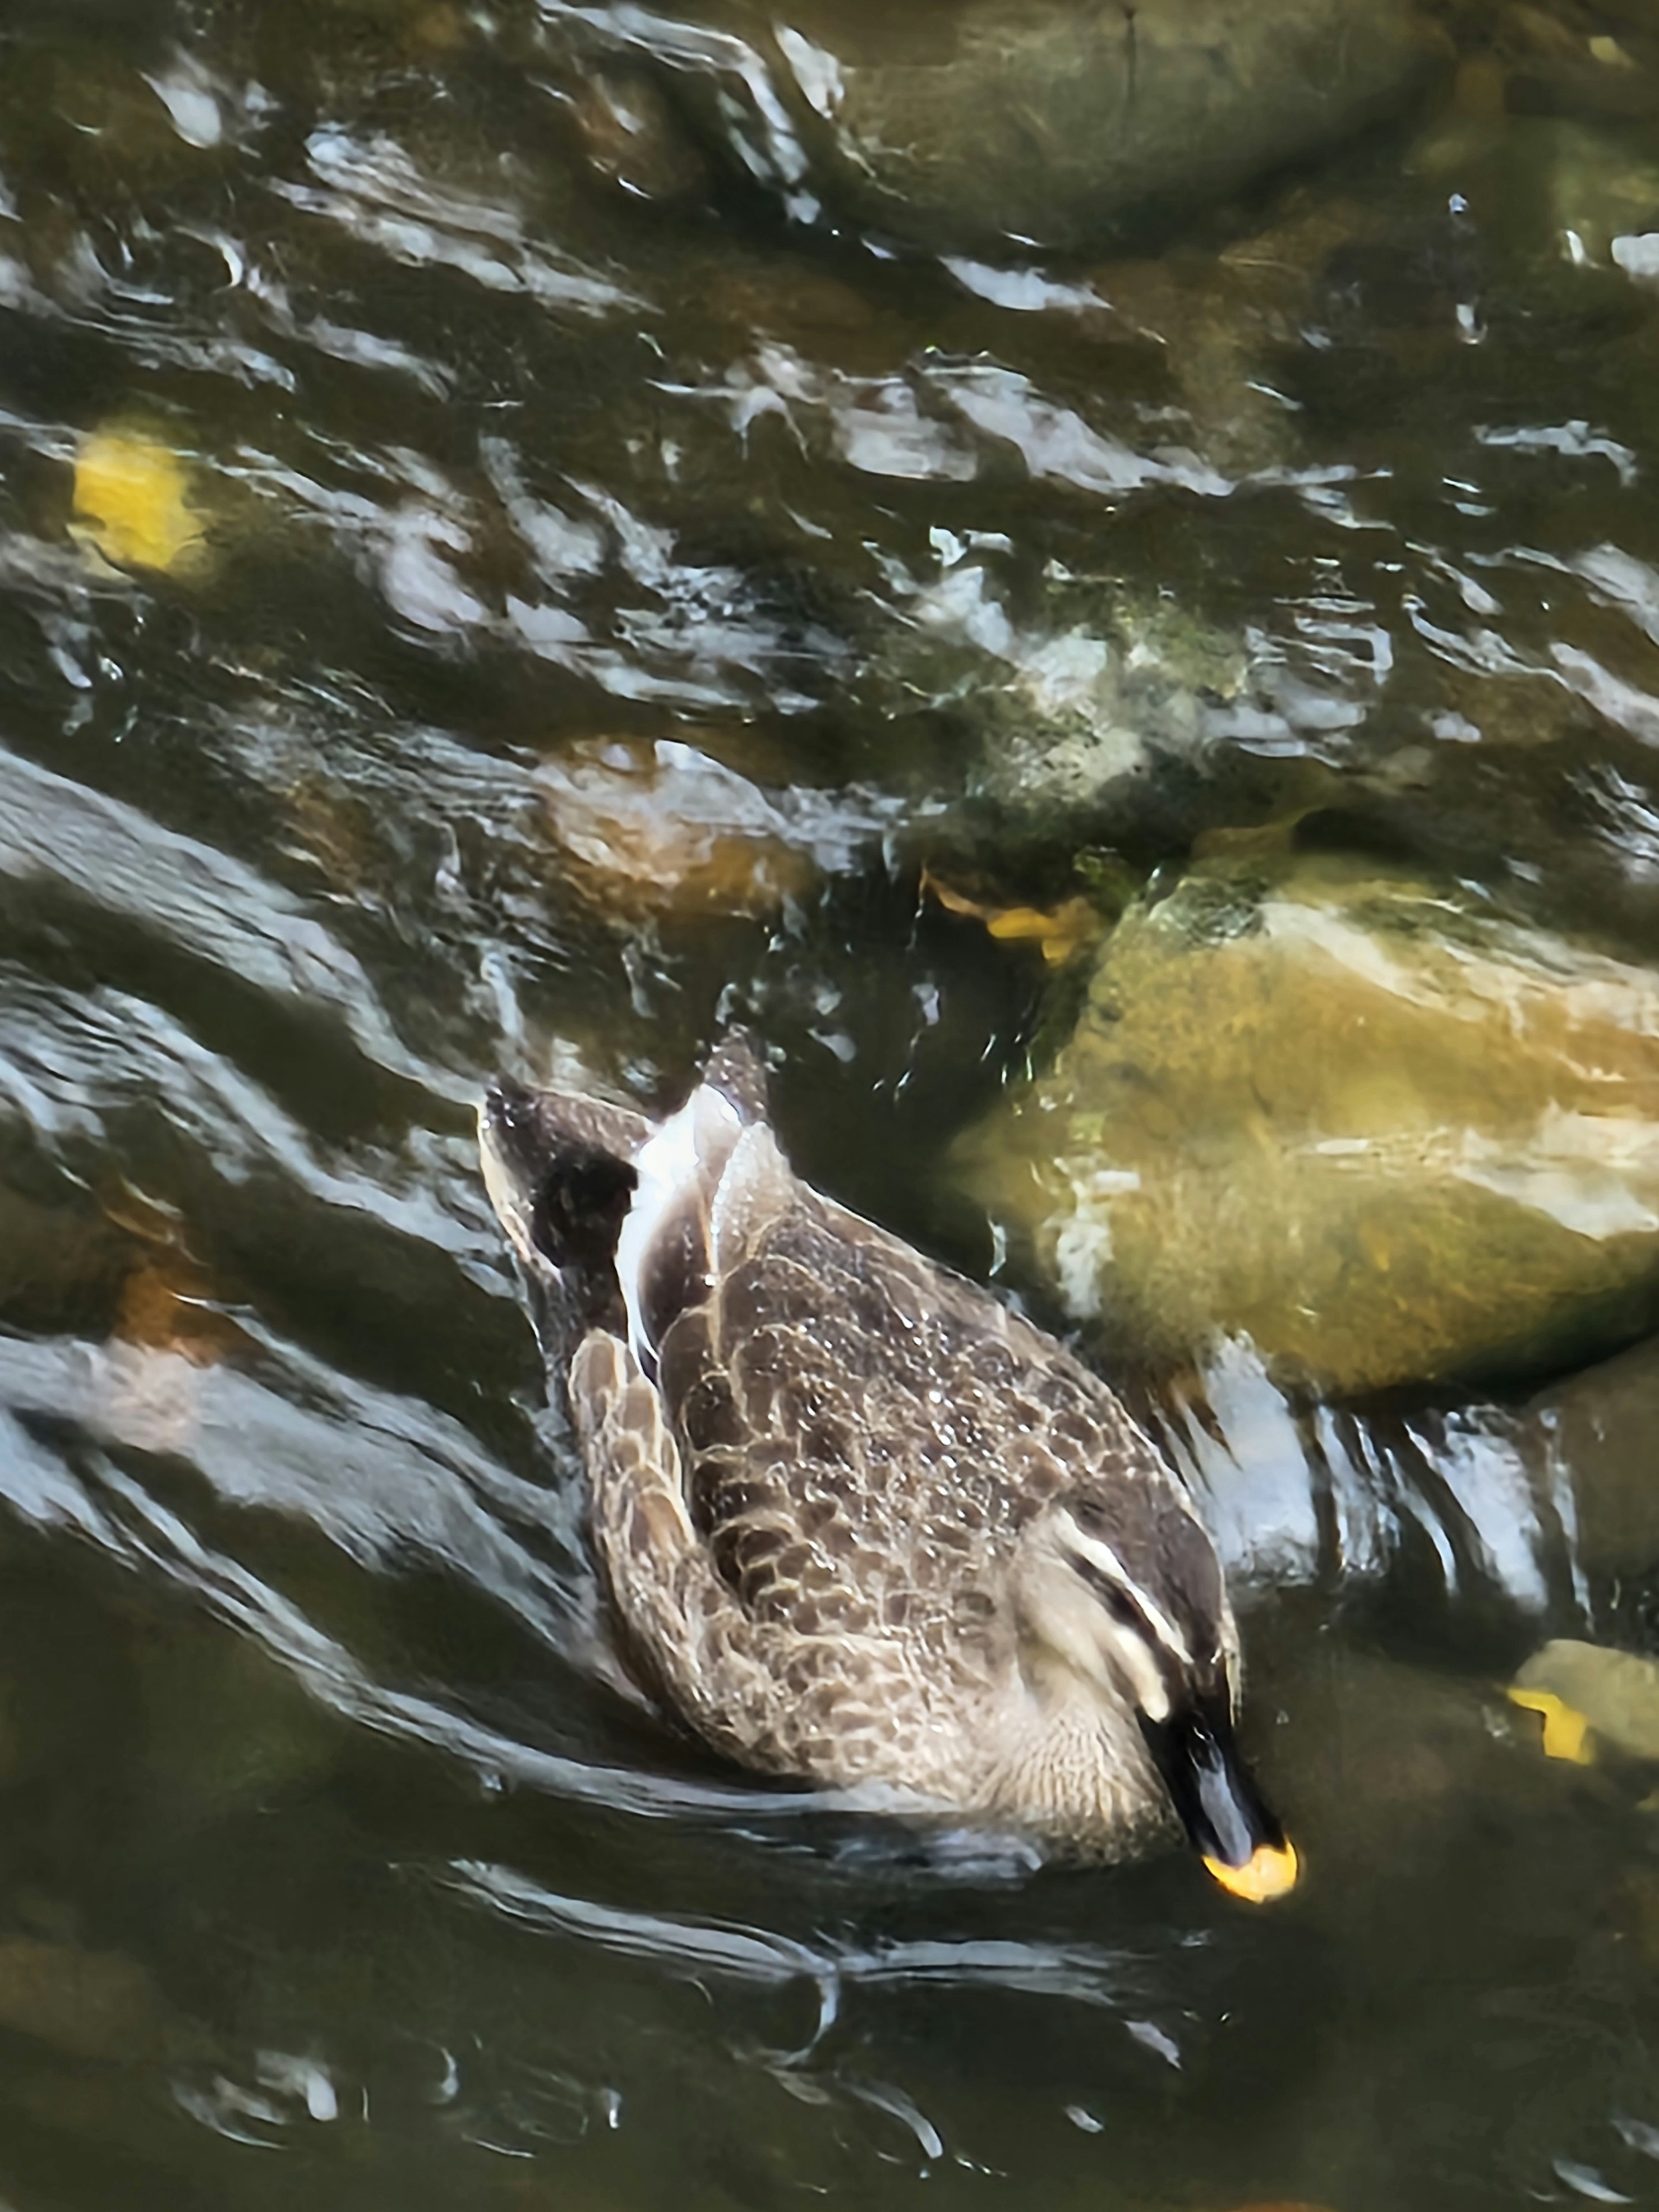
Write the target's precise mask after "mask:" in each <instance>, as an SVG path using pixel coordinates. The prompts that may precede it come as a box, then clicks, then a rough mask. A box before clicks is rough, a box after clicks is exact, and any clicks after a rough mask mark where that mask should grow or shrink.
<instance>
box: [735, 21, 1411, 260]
mask: <svg viewBox="0 0 1659 2212" xmlns="http://www.w3.org/2000/svg"><path fill="white" fill-rule="evenodd" d="M775 39H776V53H777V57H778V59H779V60H780V62H781V65H782V67H781V78H782V82H783V84H784V88H785V91H786V94H787V97H788V99H789V100H790V103H791V106H792V107H793V112H794V117H795V121H796V124H797V126H798V127H799V131H800V137H801V140H802V142H803V143H804V144H805V148H806V150H807V152H808V154H809V155H810V156H811V170H810V174H811V177H812V179H813V180H815V181H816V180H817V179H820V178H822V179H826V180H827V181H828V182H829V185H830V187H831V189H832V190H833V192H834V195H835V197H836V200H837V201H838V203H839V204H842V205H843V206H847V207H850V208H851V209H853V210H854V211H856V212H858V213H860V214H861V215H862V216H864V217H865V218H866V220H868V221H870V222H873V223H876V224H878V225H880V226H883V227H884V228H889V229H890V230H892V231H895V232H896V233H898V234H902V235H905V236H909V237H912V238H916V239H919V240H921V242H922V243H924V244H926V245H928V246H935V247H939V248H942V249H943V250H945V251H947V252H950V251H957V252H969V253H971V252H975V251H976V250H981V249H985V248H987V247H988V248H991V249H994V248H995V247H997V246H1000V245H1005V244H1006V242H1007V241H1008V240H1010V239H1012V240H1022V241H1023V240H1030V241H1031V242H1033V243H1035V244H1036V245H1038V246H1062V247H1079V246H1091V245H1095V244H1098V243H1100V242H1101V241H1103V240H1107V239H1109V238H1111V237H1113V236H1114V235H1118V234H1122V233H1123V231H1124V230H1125V229H1126V228H1128V227H1130V226H1132V225H1134V224H1137V223H1139V222H1142V221H1144V220H1146V219H1148V218H1152V219H1157V218H1158V217H1160V216H1169V215H1171V214H1176V213H1180V212H1182V211H1183V210H1188V209H1190V208H1192V207H1194V206H1197V205H1200V204H1204V203H1205V202H1207V201H1212V200H1214V199H1216V198H1218V197H1222V196H1225V194H1227V193H1229V192H1231V191H1236V190H1237V189H1238V188H1239V187H1240V186H1241V185H1245V184H1248V183H1249V181H1250V180H1251V179H1253V178H1255V177H1257V176H1260V175H1261V174H1263V173H1266V172H1267V171H1270V170H1272V169H1274V168H1277V167H1281V166H1282V165H1284V164H1285V163H1286V162H1289V161H1297V160H1299V159H1301V158H1302V157H1304V156H1305V155H1310V154H1313V153H1316V152H1318V151H1320V150H1321V149H1325V148H1328V147H1330V146H1334V145H1336V144H1339V143H1341V142H1342V141H1343V140H1345V139H1346V138H1347V137H1350V136H1352V133H1353V132H1354V131H1357V130H1358V129H1360V128H1363V127H1364V125H1367V124H1369V123H1371V122H1374V121H1376V119H1378V118H1382V117H1385V116H1388V115H1391V114H1393V113H1395V112H1398V111H1399V110H1400V109H1401V108H1402V107H1403V106H1407V104H1408V103H1409V102H1410V100H1412V98H1413V94H1415V93H1416V92H1417V91H1418V90H1419V88H1421V86H1422V84H1423V82H1424V80H1425V76H1427V75H1429V74H1430V73H1431V71H1432V70H1433V68H1434V66H1435V64H1436V62H1437V59H1438V58H1439V57H1440V55H1441V53H1442V52H1443V48H1442V46H1441V44H1440V41H1439V40H1438V39H1437V36H1436V34H1434V33H1431V31H1429V30H1428V29H1427V28H1426V27H1425V20H1424V17H1423V15H1421V13H1419V10H1417V9H1414V8H1413V7H1412V6H1411V5H1409V4H1408V0H1134V4H1133V6H1128V5H1123V4H1110V5H1107V6H1104V7H1101V6H1096V5H1091V4H1085V0H953V3H952V4H945V5H940V4H934V5H932V6H925V7H910V8H902V9H881V8H874V7H868V6H854V5H849V4H848V0H797V4H796V5H794V6H793V7H792V8H791V9H790V10H789V11H788V13H787V15H786V16H784V17H783V18H782V22H781V26H780V27H778V28H777V30H776V33H775Z"/></svg>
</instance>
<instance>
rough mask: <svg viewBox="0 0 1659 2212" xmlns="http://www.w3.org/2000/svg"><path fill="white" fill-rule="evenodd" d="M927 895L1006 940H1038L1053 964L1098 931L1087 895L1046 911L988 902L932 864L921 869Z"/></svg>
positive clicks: (1043, 952) (1064, 957)
mask: <svg viewBox="0 0 1659 2212" xmlns="http://www.w3.org/2000/svg"><path fill="white" fill-rule="evenodd" d="M921 890H922V895H923V896H924V897H927V896H931V897H933V898H935V899H937V900H938V902H939V904H940V905H941V906H942V907H943V908H945V912H946V913H947V914H959V915H965V916H967V917H968V918H969V919H970V920H972V921H982V922H983V923H984V924H985V927H986V928H987V931H988V932H989V933H990V934H991V935H992V936H993V937H994V938H998V939H1001V940H1002V941H1003V942H1004V943H1027V944H1030V943H1036V944H1037V945H1041V946H1042V957H1043V958H1044V959H1045V960H1046V961H1048V963H1049V965H1050V966H1051V967H1055V966H1058V965H1059V963H1060V961H1062V960H1066V959H1069V958H1070V957H1071V955H1072V954H1073V952H1075V951H1077V949H1078V947H1079V945H1086V944H1088V943H1089V941H1090V940H1091V938H1093V937H1095V936H1096V935H1097V934H1098V933H1099V929H1100V917H1099V915H1097V913H1096V911H1095V909H1094V907H1093V906H1092V905H1091V902H1089V900H1087V899H1086V898H1069V899H1066V900H1065V901H1064V902H1062V903H1061V904H1060V905H1059V906H1057V907H1055V908H1053V909H1052V910H1050V911H1048V912H1045V911H1044V910H1043V909H1042V908H1041V907H1035V906H987V905H984V904H982V903H981V902H980V901H979V900H978V899H971V898H969V897H968V896H967V895H966V893H965V892H963V891H958V890H951V886H950V885H949V884H944V883H941V882H940V881H939V878H938V877H937V876H936V875H935V874H934V873H933V870H932V869H931V868H927V867H924V868H923V870H922V872H921Z"/></svg>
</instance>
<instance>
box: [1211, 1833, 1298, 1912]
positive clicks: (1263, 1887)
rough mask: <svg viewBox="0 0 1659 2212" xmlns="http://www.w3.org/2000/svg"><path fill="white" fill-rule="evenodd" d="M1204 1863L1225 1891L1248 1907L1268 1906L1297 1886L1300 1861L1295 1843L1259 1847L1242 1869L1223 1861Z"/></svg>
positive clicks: (1216, 1860) (1260, 1845) (1214, 1860)
mask: <svg viewBox="0 0 1659 2212" xmlns="http://www.w3.org/2000/svg"><path fill="white" fill-rule="evenodd" d="M1204 1863H1205V1865H1206V1867H1208V1869H1210V1872H1211V1873H1212V1875H1214V1876H1215V1878H1216V1880H1217V1881H1218V1882H1219V1883H1220V1884H1221V1887H1223V1889H1225V1890H1227V1891H1229V1892H1230V1893H1231V1894H1232V1895H1233V1896H1234V1897H1242V1898H1243V1899H1244V1900H1245V1902H1246V1904H1249V1905H1266V1904H1267V1902H1268V1901H1269V1900H1270V1899H1273V1898H1275V1897H1283V1896H1285V1894H1286V1893H1288V1892H1289V1891H1291V1890H1292V1889H1294V1888H1295V1887H1296V1877H1297V1871H1298V1861H1297V1856H1296V1846H1295V1845H1294V1844H1277V1845H1275V1844H1257V1846H1256V1848H1255V1850H1253V1851H1252V1852H1251V1853H1250V1856H1249V1858H1248V1859H1246V1860H1245V1862H1244V1863H1243V1866H1229V1865H1228V1864H1227V1863H1226V1861H1225V1859H1212V1858H1206V1860H1205V1862H1204Z"/></svg>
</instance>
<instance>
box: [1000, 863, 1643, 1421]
mask: <svg viewBox="0 0 1659 2212" xmlns="http://www.w3.org/2000/svg"><path fill="white" fill-rule="evenodd" d="M958 1158H959V1162H960V1165H961V1168H962V1170H963V1174H964V1176H965V1178H966V1180H967V1181H968V1182H969V1185H970V1187H971V1188H972V1189H973V1190H974V1192H975V1194H976V1195H977V1196H978V1197H979V1198H980V1199H981V1201H982V1202H983V1203H984V1204H985V1205H986V1206H987V1210H988V1211H989V1212H991V1213H992V1214H993V1215H994V1217H995V1218H998V1219H999V1220H1000V1222H1001V1223H1002V1224H1003V1225H1005V1226H1006V1228H1007V1229H1008V1230H1009V1231H1011V1232H1012V1233H1013V1234H1014V1235H1015V1236H1016V1237H1017V1238H1018V1239H1020V1240H1023V1242H1024V1245H1025V1246H1026V1248H1027V1249H1028V1250H1029V1251H1030V1254H1031V1255H1032V1257H1033V1259H1034V1261H1035V1262H1036V1266H1037V1267H1038V1268H1039V1269H1040V1270H1041V1271H1042V1272H1043V1273H1046V1274H1047V1275H1048V1279H1049V1280H1050V1282H1051V1284H1052V1285H1053V1287H1054V1290H1055V1291H1057V1292H1058V1294H1059V1295H1060V1297H1061V1298H1062V1300H1063V1301H1064V1303H1065V1304H1066V1306H1067V1307H1068V1309H1069V1310H1070V1311H1071V1312H1072V1314H1073V1316H1076V1317H1077V1318H1079V1320H1092V1321H1094V1322H1097V1324H1098V1325H1099V1326H1101V1327H1102V1328H1103V1330H1104V1331H1105V1333H1106V1334H1107V1335H1108V1337H1109V1339H1110V1340H1111V1342H1112V1344H1113V1346H1114V1348H1115V1350H1116V1351H1117V1352H1120V1353H1121V1354H1127V1356H1130V1357H1132V1358H1138V1359H1139V1360H1140V1361H1142V1362H1144V1363H1145V1364H1146V1365H1148V1366H1150V1367H1152V1368H1154V1369H1156V1368H1158V1367H1159V1366H1174V1365H1176V1364H1181V1363H1182V1362H1184V1361H1185V1360H1186V1359H1188V1358H1189V1357H1190V1356H1191V1354H1192V1352H1193V1351H1194V1347H1196V1346H1200V1345H1202V1344H1204V1343H1205V1342H1206V1341H1207V1340H1211V1339H1212V1338H1213V1337H1214V1336H1216V1335H1217V1334H1227V1335H1244V1336H1248V1337H1249V1338H1250V1339H1251V1340H1253V1341H1254V1342H1255V1345H1256V1346H1258V1347H1259V1349H1260V1350H1261V1352H1262V1353H1263V1354H1264V1356H1265V1357H1266V1358H1267V1359H1268V1361H1269V1363H1270V1364H1271V1365H1272V1366H1273V1369H1274V1370H1275V1371H1276V1372H1277V1374H1278V1375H1279V1377H1280V1379H1282V1380H1289V1381H1291V1382H1306V1383H1310V1384H1312V1385H1313V1386H1315V1387H1316V1388H1319V1389H1324V1390H1328V1391H1335V1392H1340V1393H1349V1392H1358V1391H1365V1390H1370V1389H1378V1388H1381V1387H1383V1386H1386V1385H1389V1384H1393V1383H1402V1382H1407V1381H1419V1382H1439V1381H1446V1380H1450V1379H1453V1378H1467V1377H1471V1376H1493V1375H1503V1374H1505V1373H1524V1372H1526V1371H1528V1370H1535V1369H1537V1368H1540V1367H1547V1366H1550V1365H1556V1364H1566V1363H1567V1362H1568V1361H1569V1360H1572V1359H1581V1358H1588V1357H1590V1356H1592V1355H1594V1354H1595V1353H1597V1352H1601V1351H1605V1350H1607V1349H1609V1348H1610V1347H1611V1346H1613V1345H1615V1344H1617V1343H1618V1342H1620V1340H1626V1339H1628V1338H1629V1337H1631V1336H1632V1335H1634V1334H1637V1333H1638V1331H1639V1330H1640V1329H1641V1328H1644V1327H1647V1326H1650V1325H1651V1324H1652V1323H1653V1322H1654V1321H1655V1320H1656V1318H1659V975H1655V974H1653V973H1652V972H1650V970H1648V969H1644V968H1640V967H1637V966H1634V965H1632V964H1630V963H1626V962H1624V961H1621V960H1619V959H1616V958H1613V957H1609V956H1608V955H1607V954H1606V953H1604V952H1600V951H1595V950H1592V949H1590V948H1589V947H1587V946H1585V945H1580V944H1577V943H1574V942H1572V941H1571V940H1570V939H1565V938H1564V937H1561V936H1559V935H1555V934H1553V933H1548V932H1546V931H1543V930H1541V929H1536V928H1532V927H1525V926H1522V925H1521V924H1518V923H1516V922H1515V921H1510V920H1507V919H1504V918H1503V917H1502V916H1500V915H1497V914H1496V913H1494V912H1493V911H1492V910H1491V909H1490V908H1486V907H1483V906H1482V905H1481V904H1480V903H1479V902H1477V901H1476V900H1475V899H1474V897H1473V896H1469V895H1466V894H1464V893H1462V892H1460V891H1457V890H1453V889H1449V888H1446V887H1442V886H1437V885H1433V884H1429V883H1426V882H1423V881H1419V880H1413V879H1412V878H1408V877H1406V876H1403V875H1394V874H1389V873H1387V872H1383V871H1381V870H1379V869H1378V868H1377V867H1376V865H1375V864H1373V863H1369V862H1363V861H1356V860H1352V859H1348V858H1344V857H1337V856H1323V857H1310V856H1300V857H1294V858H1293V857H1289V856H1285V857H1278V856H1272V855H1268V856H1263V855H1261V854H1255V855H1251V856H1249V857H1247V858H1243V859H1241V858H1234V859H1231V860H1217V861H1211V862H1208V863H1206V864H1203V865H1200V866H1197V867H1195V868H1194V870H1193V871H1192V872H1190V873H1188V875H1187V876H1186V877H1185V878H1182V880H1181V881H1180V882H1179V883H1177V884H1176V886H1175V888H1174V889H1173V890H1170V891H1169V892H1168V893H1167V895H1165V896H1161V897H1159V896H1148V897H1146V898H1144V899H1142V900H1140V901H1138V902H1136V904H1135V905H1134V906H1133V907H1132V908H1130V909H1129V911H1128V913H1127V915H1125V917H1124V919H1123V921H1121V923H1120V925H1119V927H1118V928H1117V929H1116V931H1115V933H1114V934H1113V935H1112V937H1111V938H1110V939H1109V940H1108V941H1107V944H1106V945H1105V947H1104V949H1103V952H1102V955H1101V957H1100V958H1099V961H1098V964H1097V967H1096V969H1095V971H1094V974H1093V975H1092V977H1091V981H1090V984H1089V987H1088V992H1087V996H1086V999H1085V1005H1084V1008H1083V1012H1082V1014H1081V1017H1080V1018H1079V1022H1078V1024H1077V1027H1076V1029H1075V1030H1074V1031H1073V1034H1072V1036H1071V1037H1070V1039H1069V1040H1068V1042H1066V1044H1065V1045H1064V1046H1063V1047H1062V1048H1060V1052H1059V1054H1058V1055H1057V1057H1056V1058H1055V1060H1054V1064H1053V1066H1052V1067H1051V1068H1050V1069H1049V1070H1048V1073H1045V1074H1043V1075H1042V1076H1041V1077H1040V1078H1039V1079H1037V1080H1036V1081H1034V1082H1033V1083H1031V1084H1030V1085H1028V1086H1026V1087H1025V1088H1024V1089H1022V1090H1019V1091H1013V1092H1011V1093H1009V1094H1008V1095H1007V1096H1006V1097H1005V1098H1004V1100H1003V1101H1002V1102H1000V1104H999V1106H998V1108H997V1109H996V1111H995V1112H994V1114H993V1115H992V1116H991V1117H990V1119H989V1120H988V1121H987V1122H986V1123H985V1124H983V1125H981V1127H979V1128H978V1129H977V1130H975V1131H974V1132H971V1133H969V1137H968V1138H967V1139H965V1140H964V1141H963V1145H962V1146H961V1147H960V1150H959V1154H958Z"/></svg>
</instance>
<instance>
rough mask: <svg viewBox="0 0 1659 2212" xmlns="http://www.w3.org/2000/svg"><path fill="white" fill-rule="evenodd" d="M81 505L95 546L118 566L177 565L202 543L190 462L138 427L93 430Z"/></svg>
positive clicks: (85, 448)
mask: <svg viewBox="0 0 1659 2212" xmlns="http://www.w3.org/2000/svg"><path fill="white" fill-rule="evenodd" d="M75 513H76V520H77V521H78V522H79V523H80V524H81V526H82V532H83V535H84V537H85V538H86V539H87V540H88V543H89V544H91V545H92V547H93V549H94V551H95V552H98V553H100V554H101V555H102V556H103V557H104V559H105V560H106V561H107V562H110V563H111V564H112V566H113V567H115V568H160V569H170V568H178V567H179V565H180V564H181V563H182V562H185V560H187V559H188V558H189V557H191V556H193V555H195V554H196V553H197V551H198V550H200V547H201V544H202V519H201V517H200V516H199V515H198V514H197V513H196V512H195V510H194V509H193V508H192V507H191V504H190V472H189V470H188V468H187V466H186V465H185V462H184V461H183V460H181V459H180V458H179V455H178V454H177V453H173V452H172V451H171V450H170V449H169V448H168V447H166V446H164V445H162V444H161V443H160V442H159V441H157V440H155V439H153V438H147V437H145V436H143V435H142V434H141V433H139V432H137V431H125V430H93V431H89V432H88V435H86V436H85V437H84V438H83V439H82V441H81V445H80V449H79V451H78V452H77V453H76V457H75Z"/></svg>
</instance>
